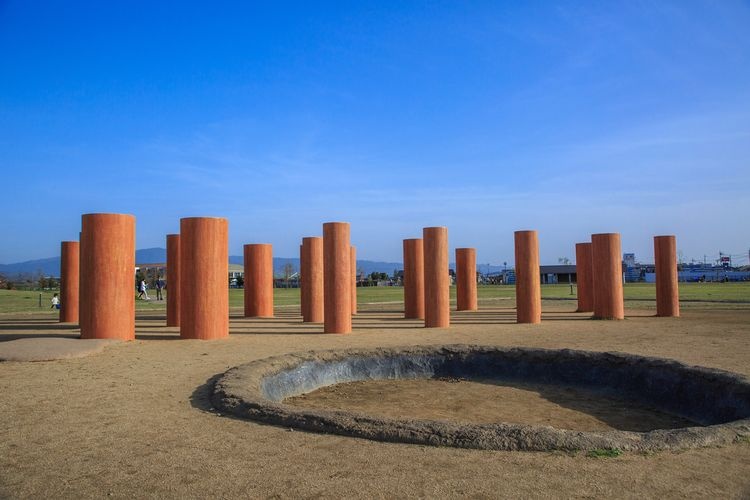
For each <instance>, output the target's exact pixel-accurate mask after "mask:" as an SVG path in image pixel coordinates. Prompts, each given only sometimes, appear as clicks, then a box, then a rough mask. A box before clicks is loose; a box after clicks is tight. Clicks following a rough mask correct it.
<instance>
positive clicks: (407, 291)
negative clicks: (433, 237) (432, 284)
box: [404, 238, 424, 319]
mask: <svg viewBox="0 0 750 500" xmlns="http://www.w3.org/2000/svg"><path fill="white" fill-rule="evenodd" d="M404 318H407V319H424V245H423V243H422V238H411V239H408V240H404Z"/></svg>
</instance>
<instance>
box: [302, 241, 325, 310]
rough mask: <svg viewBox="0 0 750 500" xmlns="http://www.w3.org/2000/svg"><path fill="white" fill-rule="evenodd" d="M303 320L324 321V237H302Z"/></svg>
mask: <svg viewBox="0 0 750 500" xmlns="http://www.w3.org/2000/svg"><path fill="white" fill-rule="evenodd" d="M302 253H303V255H304V258H303V259H302V266H303V267H302V289H303V290H304V292H305V293H304V294H303V295H302V300H303V301H304V304H303V307H302V315H303V316H302V321H304V322H306V323H322V322H323V318H324V311H323V238H321V237H310V238H302Z"/></svg>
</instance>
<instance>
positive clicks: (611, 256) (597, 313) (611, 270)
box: [591, 233, 625, 319]
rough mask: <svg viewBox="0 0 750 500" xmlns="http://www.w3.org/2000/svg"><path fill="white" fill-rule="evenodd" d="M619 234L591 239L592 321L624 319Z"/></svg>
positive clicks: (593, 236)
mask: <svg viewBox="0 0 750 500" xmlns="http://www.w3.org/2000/svg"><path fill="white" fill-rule="evenodd" d="M621 255H622V253H621V247H620V234H619V233H603V234H592V235H591V266H592V270H593V283H594V318H596V319H625V303H624V302H623V295H622V256H621Z"/></svg>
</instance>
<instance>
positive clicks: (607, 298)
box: [576, 233, 680, 320]
mask: <svg viewBox="0 0 750 500" xmlns="http://www.w3.org/2000/svg"><path fill="white" fill-rule="evenodd" d="M621 255H622V253H621V244H620V235H619V234H618V233H602V234H592V235H591V242H586V243H577V244H576V273H577V288H578V311H579V312H591V313H593V317H594V318H596V319H615V320H616V319H623V318H624V317H625V310H624V300H623V289H622V281H623V280H622V260H621ZM654 264H655V267H656V315H657V316H662V317H678V316H679V315H680V300H679V290H678V284H677V242H676V238H675V237H674V236H672V235H667V236H654Z"/></svg>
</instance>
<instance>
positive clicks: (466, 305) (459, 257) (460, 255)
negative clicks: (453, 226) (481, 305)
mask: <svg viewBox="0 0 750 500" xmlns="http://www.w3.org/2000/svg"><path fill="white" fill-rule="evenodd" d="M456 310H457V311H476V310H477V250H476V249H475V248H456Z"/></svg>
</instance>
